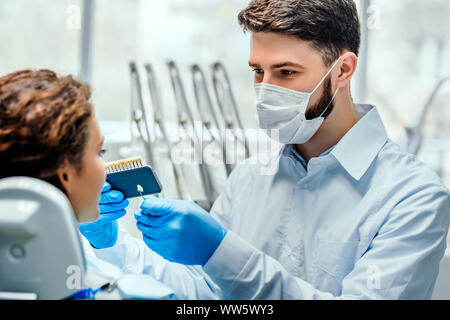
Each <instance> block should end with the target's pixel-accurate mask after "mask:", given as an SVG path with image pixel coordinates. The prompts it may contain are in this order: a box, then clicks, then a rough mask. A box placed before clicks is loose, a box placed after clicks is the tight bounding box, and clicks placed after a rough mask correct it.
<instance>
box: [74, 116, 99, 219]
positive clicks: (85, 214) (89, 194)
mask: <svg viewBox="0 0 450 320" xmlns="http://www.w3.org/2000/svg"><path fill="white" fill-rule="evenodd" d="M89 125H90V130H89V137H88V141H87V144H86V147H85V151H84V157H83V160H82V170H81V172H77V171H76V170H75V169H74V168H71V169H69V171H68V172H69V173H70V175H71V177H70V181H69V182H68V184H69V186H68V187H69V192H68V197H69V200H70V202H71V204H72V207H73V209H74V211H75V214H76V216H77V219H78V221H79V222H91V221H95V220H97V219H98V217H99V210H98V202H99V198H100V194H101V191H102V187H103V183H104V182H105V179H106V175H105V162H104V161H103V158H102V154H101V153H102V148H103V141H104V138H103V136H102V134H101V132H100V128H99V125H98V122H97V119H96V118H95V117H94V116H93V117H92V118H91V120H90V124H89Z"/></svg>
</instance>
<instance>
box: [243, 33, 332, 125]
mask: <svg viewBox="0 0 450 320" xmlns="http://www.w3.org/2000/svg"><path fill="white" fill-rule="evenodd" d="M249 65H250V67H251V68H252V69H253V70H254V72H255V79H254V82H255V83H261V82H263V83H267V84H272V85H276V86H279V87H284V88H287V89H291V90H295V91H301V92H308V93H309V92H312V91H313V90H314V88H315V87H316V86H317V84H318V83H319V82H320V80H322V78H323V77H324V75H325V74H326V73H327V72H328V70H329V68H330V66H326V65H325V64H324V62H323V60H322V56H321V55H320V54H319V53H318V52H317V50H315V49H313V48H312V47H311V45H310V44H309V43H308V42H307V41H303V40H301V39H299V38H298V37H296V36H290V35H282V34H278V33H270V32H269V33H265V32H256V33H253V34H252V37H251V48H250V61H249ZM332 74H333V73H331V75H332ZM331 75H330V76H328V78H327V79H326V80H325V81H324V83H323V84H322V85H321V86H320V87H319V88H318V89H317V90H316V92H314V94H313V95H312V96H311V99H310V102H309V106H308V109H307V111H306V118H307V119H313V118H316V117H319V116H320V115H321V113H322V112H323V110H325V108H326V107H327V105H328V104H329V102H330V101H331V99H332V96H333V92H334V91H335V90H336V89H335V88H333V87H332V84H331V80H330V78H331ZM330 109H331V107H330Z"/></svg>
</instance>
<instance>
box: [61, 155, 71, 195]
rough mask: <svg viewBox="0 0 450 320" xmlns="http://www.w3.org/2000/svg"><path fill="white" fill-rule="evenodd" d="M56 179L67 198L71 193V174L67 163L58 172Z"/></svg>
mask: <svg viewBox="0 0 450 320" xmlns="http://www.w3.org/2000/svg"><path fill="white" fill-rule="evenodd" d="M58 178H59V181H61V184H62V186H63V188H64V189H65V190H66V193H67V195H68V196H70V194H71V192H72V172H71V171H70V169H69V166H68V165H67V163H66V164H65V165H64V166H62V167H61V168H60V169H59V170H58Z"/></svg>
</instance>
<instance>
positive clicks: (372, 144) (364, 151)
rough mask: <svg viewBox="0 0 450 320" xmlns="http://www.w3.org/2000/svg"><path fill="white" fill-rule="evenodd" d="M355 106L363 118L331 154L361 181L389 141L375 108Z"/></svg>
mask: <svg viewBox="0 0 450 320" xmlns="http://www.w3.org/2000/svg"><path fill="white" fill-rule="evenodd" d="M355 106H356V109H357V111H358V112H359V113H360V115H361V116H362V118H361V120H359V121H358V123H356V124H355V125H354V126H353V128H351V129H350V131H349V132H347V134H346V135H345V136H344V137H343V138H342V139H341V140H340V141H339V142H338V144H337V145H336V146H335V148H334V149H333V151H331V154H333V155H334V156H335V158H336V159H337V160H338V161H339V162H340V164H341V165H342V166H343V167H344V169H345V170H347V172H348V173H349V174H350V175H351V176H352V177H353V178H354V179H355V180H358V181H359V180H360V179H361V178H362V176H364V174H365V173H366V171H367V170H368V169H369V167H370V165H371V164H372V162H373V161H374V159H375V157H376V156H377V155H378V153H379V152H380V150H381V148H382V147H383V146H384V144H385V143H386V141H387V140H388V135H387V133H386V129H385V128H384V125H383V121H382V120H381V117H380V114H379V113H378V110H377V109H376V108H375V107H374V106H371V105H362V104H357V105H355Z"/></svg>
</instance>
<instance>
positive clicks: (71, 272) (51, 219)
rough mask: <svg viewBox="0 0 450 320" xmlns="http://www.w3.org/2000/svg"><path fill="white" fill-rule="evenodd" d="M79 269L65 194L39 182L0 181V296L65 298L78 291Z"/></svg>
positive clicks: (82, 268) (79, 258) (79, 247)
mask: <svg viewBox="0 0 450 320" xmlns="http://www.w3.org/2000/svg"><path fill="white" fill-rule="evenodd" d="M84 273H85V260H84V254H83V251H82V245H81V242H80V238H79V235H78V227H77V222H76V220H75V216H74V214H73V211H72V207H71V205H70V204H69V201H68V200H67V198H66V197H65V195H64V194H63V193H62V192H61V191H60V190H58V189H57V188H56V187H54V186H52V185H50V184H49V183H46V182H44V181H42V180H38V179H33V178H28V177H12V178H5V179H1V180H0V298H2V299H21V300H22V299H63V298H67V297H69V296H71V295H72V294H74V293H75V292H76V291H78V290H80V289H81V288H80V287H79V286H80V284H81V283H82V280H83V276H84ZM77 284H78V285H77Z"/></svg>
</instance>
